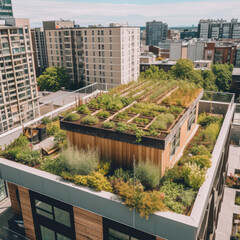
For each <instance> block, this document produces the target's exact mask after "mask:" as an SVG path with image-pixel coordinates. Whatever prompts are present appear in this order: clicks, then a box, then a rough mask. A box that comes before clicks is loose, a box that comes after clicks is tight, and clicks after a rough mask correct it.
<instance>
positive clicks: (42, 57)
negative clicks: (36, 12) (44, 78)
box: [31, 28, 48, 77]
mask: <svg viewBox="0 0 240 240" xmlns="http://www.w3.org/2000/svg"><path fill="white" fill-rule="evenodd" d="M31 34H32V45H33V51H34V62H35V69H36V76H37V77H38V76H39V75H41V74H42V73H43V71H44V70H45V69H46V68H47V67H48V59H47V46H46V40H45V32H44V30H43V28H34V29H31Z"/></svg>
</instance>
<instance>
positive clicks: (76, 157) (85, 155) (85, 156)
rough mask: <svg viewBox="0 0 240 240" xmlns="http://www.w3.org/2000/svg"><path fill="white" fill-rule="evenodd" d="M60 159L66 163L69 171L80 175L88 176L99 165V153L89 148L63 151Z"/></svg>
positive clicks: (72, 148) (69, 148)
mask: <svg viewBox="0 0 240 240" xmlns="http://www.w3.org/2000/svg"><path fill="white" fill-rule="evenodd" d="M60 158H61V159H62V161H63V162H65V163H66V166H67V169H66V170H67V171H68V172H72V173H74V174H78V175H88V174H89V173H90V172H92V171H95V170H96V169H97V168H98V165H99V158H100V157H99V151H98V150H95V149H92V148H88V149H87V150H83V149H81V150H78V149H76V148H74V147H72V146H68V148H67V149H63V150H62V152H61V154H60Z"/></svg>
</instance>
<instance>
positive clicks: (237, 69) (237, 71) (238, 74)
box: [232, 68, 240, 76]
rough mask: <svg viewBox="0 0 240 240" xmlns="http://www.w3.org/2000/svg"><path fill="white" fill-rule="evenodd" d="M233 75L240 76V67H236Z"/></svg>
mask: <svg viewBox="0 0 240 240" xmlns="http://www.w3.org/2000/svg"><path fill="white" fill-rule="evenodd" d="M232 75H233V76H240V68H234V69H233V72H232Z"/></svg>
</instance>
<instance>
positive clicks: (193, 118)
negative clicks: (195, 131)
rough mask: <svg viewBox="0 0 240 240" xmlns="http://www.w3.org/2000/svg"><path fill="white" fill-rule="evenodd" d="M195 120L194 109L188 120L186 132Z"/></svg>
mask: <svg viewBox="0 0 240 240" xmlns="http://www.w3.org/2000/svg"><path fill="white" fill-rule="evenodd" d="M195 119H196V107H195V108H194V109H193V110H192V112H191V114H190V116H189V118H188V125H187V130H188V132H189V131H190V130H191V129H192V126H193V125H194V123H195Z"/></svg>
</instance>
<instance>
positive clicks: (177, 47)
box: [170, 42, 182, 61]
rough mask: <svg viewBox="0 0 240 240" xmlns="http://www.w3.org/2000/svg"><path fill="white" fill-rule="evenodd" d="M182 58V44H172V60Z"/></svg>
mask: <svg viewBox="0 0 240 240" xmlns="http://www.w3.org/2000/svg"><path fill="white" fill-rule="evenodd" d="M181 57H182V42H171V44H170V60H171V61H172V60H179V59H180V58H181Z"/></svg>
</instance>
